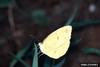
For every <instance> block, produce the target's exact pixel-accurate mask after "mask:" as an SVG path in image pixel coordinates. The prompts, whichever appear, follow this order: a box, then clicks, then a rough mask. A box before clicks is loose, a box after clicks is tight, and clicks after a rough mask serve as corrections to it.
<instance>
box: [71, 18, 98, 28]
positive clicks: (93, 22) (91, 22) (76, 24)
mask: <svg viewBox="0 0 100 67" xmlns="http://www.w3.org/2000/svg"><path fill="white" fill-rule="evenodd" d="M96 24H100V20H91V19H88V20H82V21H80V22H73V23H72V24H71V25H72V27H73V28H74V29H80V27H81V28H82V27H86V26H89V25H96Z"/></svg>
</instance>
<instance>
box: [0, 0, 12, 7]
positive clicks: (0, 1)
mask: <svg viewBox="0 0 100 67" xmlns="http://www.w3.org/2000/svg"><path fill="white" fill-rule="evenodd" d="M11 1H12V0H0V7H1V8H4V7H8V5H10V4H11Z"/></svg>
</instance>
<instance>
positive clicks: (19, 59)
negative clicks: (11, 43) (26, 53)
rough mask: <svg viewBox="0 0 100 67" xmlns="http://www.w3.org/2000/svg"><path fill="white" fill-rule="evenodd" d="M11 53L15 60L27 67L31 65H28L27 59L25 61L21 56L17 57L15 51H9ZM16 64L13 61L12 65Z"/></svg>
mask: <svg viewBox="0 0 100 67" xmlns="http://www.w3.org/2000/svg"><path fill="white" fill-rule="evenodd" d="M9 54H10V55H12V56H13V57H14V60H17V61H20V62H21V63H22V64H23V65H24V66H25V67H30V65H28V64H27V63H26V62H25V61H23V60H22V59H21V58H19V57H17V56H16V55H14V54H13V53H11V52H9ZM15 64H16V62H12V63H11V65H10V67H14V65H15Z"/></svg>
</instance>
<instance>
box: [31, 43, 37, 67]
mask: <svg viewBox="0 0 100 67" xmlns="http://www.w3.org/2000/svg"><path fill="white" fill-rule="evenodd" d="M34 46H35V47H34V49H35V50H34V49H33V51H34V53H33V64H32V67H38V48H37V45H36V44H34Z"/></svg>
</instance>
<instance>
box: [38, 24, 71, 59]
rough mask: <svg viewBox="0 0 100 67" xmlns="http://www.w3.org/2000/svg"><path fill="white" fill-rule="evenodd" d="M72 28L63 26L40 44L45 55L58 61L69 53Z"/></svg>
mask: <svg viewBox="0 0 100 67" xmlns="http://www.w3.org/2000/svg"><path fill="white" fill-rule="evenodd" d="M71 32H72V26H70V25H68V26H63V27H61V28H59V29H57V30H56V31H54V32H52V33H51V34H50V35H48V36H47V37H46V38H45V39H44V40H43V43H39V46H40V50H41V52H42V53H43V54H45V55H47V56H49V57H51V58H54V59H58V58H60V57H61V56H63V55H65V53H66V52H67V50H68V48H69V45H70V39H71Z"/></svg>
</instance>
